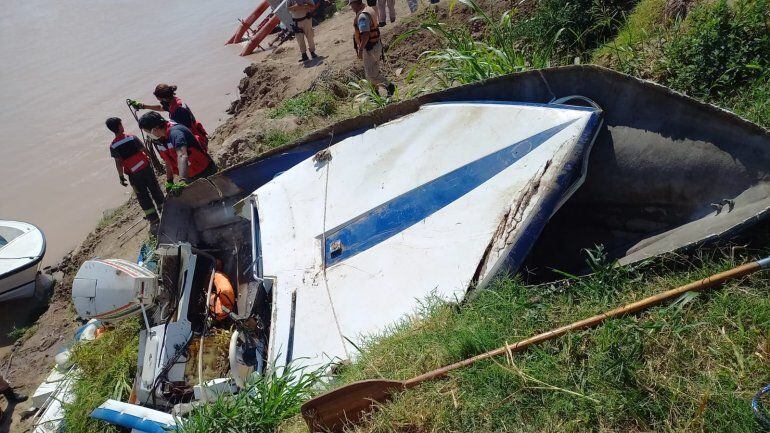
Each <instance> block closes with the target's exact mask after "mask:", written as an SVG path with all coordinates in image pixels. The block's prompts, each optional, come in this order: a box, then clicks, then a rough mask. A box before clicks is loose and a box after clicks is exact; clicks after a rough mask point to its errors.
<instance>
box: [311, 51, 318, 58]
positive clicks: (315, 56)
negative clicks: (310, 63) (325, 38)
mask: <svg viewBox="0 0 770 433" xmlns="http://www.w3.org/2000/svg"><path fill="white" fill-rule="evenodd" d="M310 57H311V58H313V59H317V58H318V56H317V55H316V53H315V51H311V52H310Z"/></svg>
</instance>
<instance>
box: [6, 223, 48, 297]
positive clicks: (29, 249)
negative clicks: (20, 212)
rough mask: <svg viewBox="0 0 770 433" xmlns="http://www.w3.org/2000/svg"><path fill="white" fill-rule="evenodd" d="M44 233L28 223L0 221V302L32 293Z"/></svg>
mask: <svg viewBox="0 0 770 433" xmlns="http://www.w3.org/2000/svg"><path fill="white" fill-rule="evenodd" d="M44 255H45V236H44V235H43V232H42V231H40V229H38V228H37V227H35V226H34V225H32V224H29V223H24V222H20V221H5V220H0V302H2V301H7V300H10V299H17V298H24V297H29V296H32V295H34V293H35V289H36V286H37V283H36V281H37V273H38V268H39V267H40V262H41V261H42V260H43V256H44Z"/></svg>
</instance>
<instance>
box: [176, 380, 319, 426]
mask: <svg viewBox="0 0 770 433" xmlns="http://www.w3.org/2000/svg"><path fill="white" fill-rule="evenodd" d="M272 370H273V372H272V373H271V374H269V375H268V376H258V377H257V378H256V379H255V380H253V381H251V382H250V383H249V384H247V386H246V387H245V389H243V390H242V391H241V392H239V393H238V394H236V395H224V394H223V395H220V396H219V397H218V398H217V400H216V401H215V402H213V403H212V404H208V405H203V406H199V407H197V408H196V409H195V410H194V411H193V412H192V413H191V414H190V416H189V417H188V418H187V419H184V420H181V422H180V425H179V427H178V429H177V430H176V431H177V432H179V433H209V432H230V433H240V432H243V433H252V432H253V433H272V432H274V431H275V428H276V427H277V426H278V424H279V423H280V422H281V421H283V420H285V419H287V418H289V417H291V416H293V415H296V414H298V413H299V411H300V406H302V403H304V402H305V400H307V399H308V398H309V397H310V396H311V393H312V392H313V391H314V389H315V387H316V386H317V385H318V383H319V380H320V378H321V376H320V371H319V372H309V373H308V372H304V371H303V370H301V369H299V368H296V367H292V366H287V367H286V368H283V369H282V370H281V371H280V372H278V373H276V372H275V369H272Z"/></svg>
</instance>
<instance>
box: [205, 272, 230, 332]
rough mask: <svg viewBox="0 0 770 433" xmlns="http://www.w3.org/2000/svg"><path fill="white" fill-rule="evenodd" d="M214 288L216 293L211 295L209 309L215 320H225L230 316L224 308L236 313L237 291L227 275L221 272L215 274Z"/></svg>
mask: <svg viewBox="0 0 770 433" xmlns="http://www.w3.org/2000/svg"><path fill="white" fill-rule="evenodd" d="M214 288H215V289H216V292H215V293H212V294H211V299H209V309H210V310H211V314H212V315H213V316H214V318H215V319H217V320H224V319H226V318H227V317H228V316H229V315H228V314H227V313H226V312H225V310H224V309H223V308H222V307H227V309H228V310H230V311H232V312H235V290H233V285H232V283H230V279H228V278H227V275H225V274H223V273H222V272H219V271H217V272H214Z"/></svg>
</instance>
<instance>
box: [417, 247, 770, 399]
mask: <svg viewBox="0 0 770 433" xmlns="http://www.w3.org/2000/svg"><path fill="white" fill-rule="evenodd" d="M768 265H770V257H766V258H764V259H762V260H758V261H756V262H751V263H746V264H745V265H742V266H738V267H737V268H733V269H730V270H729V271H725V272H721V273H718V274H715V275H712V276H710V277H706V278H704V279H702V280H698V281H694V282H692V283H689V284H685V285H684V286H680V287H677V288H675V289H671V290H668V291H665V292H662V293H658V294H657V295H653V296H650V297H649V298H645V299H642V300H639V301H636V302H633V303H631V304H627V305H624V306H622V307H618V308H615V309H613V310H609V311H606V312H604V313H601V314H597V315H596V316H593V317H589V318H587V319H583V320H580V321H577V322H574V323H570V324H569V325H565V326H562V327H560V328H556V329H552V330H550V331H547V332H543V333H542V334H538V335H535V336H533V337H530V338H527V339H525V340H521V341H518V342H516V343H514V344H509V345H506V346H503V347H501V348H499V349H495V350H492V351H489V352H486V353H482V354H480V355H476V356H474V357H473V358H468V359H464V360H462V361H459V362H456V363H454V364H450V365H447V366H446V367H442V368H440V369H438V370H433V371H430V372H427V373H425V374H421V375H419V376H416V377H413V378H412V379H409V380H407V381H406V382H404V387H406V388H412V387H414V386H417V385H419V384H420V383H422V382H425V381H426V380H431V379H436V378H439V377H442V376H445V375H447V373H449V372H450V371H453V370H457V369H458V368H462V367H465V366H468V365H470V364H473V363H474V362H477V361H481V360H484V359H488V358H492V357H495V356H499V355H503V354H505V353H513V352H520V351H522V350H524V349H526V348H527V347H529V346H532V345H535V344H538V343H541V342H543V341H546V340H552V339H554V338H557V337H560V336H562V335H564V334H566V333H568V332H572V331H579V330H581V329H586V328H590V327H592V326H596V325H598V324H599V323H601V322H603V321H605V320H607V319H610V318H613V317H618V316H623V315H626V314H633V313H636V312H637V311H641V310H644V309H647V308H650V307H652V306H655V305H658V304H660V303H662V302H664V301H667V300H669V299H671V298H674V297H677V296H680V295H682V294H683V293H687V292H696V291H700V290H704V289H707V288H709V287H713V286H715V285H717V284H721V283H723V282H725V281H727V280H730V279H733V278H740V277H743V276H746V275H748V274H751V273H754V272H756V271H758V270H760V269H762V268H766V267H767V266H768Z"/></svg>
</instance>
